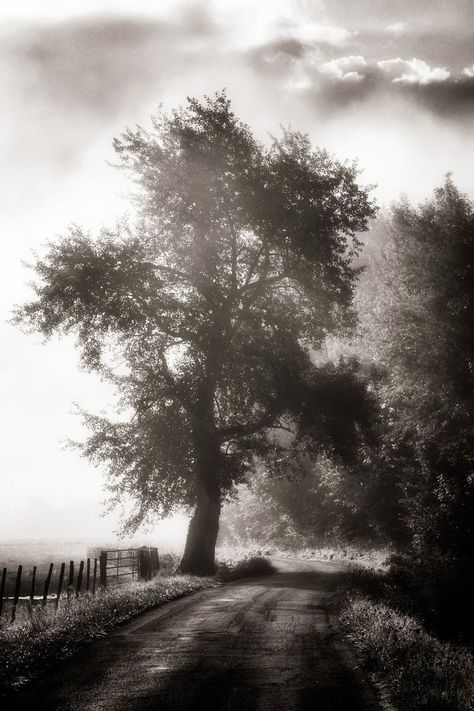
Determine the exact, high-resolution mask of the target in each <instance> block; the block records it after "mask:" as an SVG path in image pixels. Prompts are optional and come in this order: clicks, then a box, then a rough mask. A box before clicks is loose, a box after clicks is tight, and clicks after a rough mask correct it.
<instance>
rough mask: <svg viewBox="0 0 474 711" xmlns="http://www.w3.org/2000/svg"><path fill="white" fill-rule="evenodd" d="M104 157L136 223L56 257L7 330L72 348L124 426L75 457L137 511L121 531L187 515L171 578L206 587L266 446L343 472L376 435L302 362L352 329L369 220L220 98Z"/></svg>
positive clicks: (348, 188)
mask: <svg viewBox="0 0 474 711" xmlns="http://www.w3.org/2000/svg"><path fill="white" fill-rule="evenodd" d="M115 149H116V152H117V155H118V159H119V165H120V166H121V167H123V168H124V169H126V170H129V171H130V172H131V174H132V176H133V178H134V180H135V181H136V186H137V189H136V191H135V200H136V203H137V211H138V217H137V220H136V222H135V223H134V225H133V226H131V225H130V224H128V223H126V222H122V223H120V224H119V225H118V226H117V227H116V228H115V229H114V230H111V231H105V230H103V231H102V232H101V233H100V234H99V235H98V236H97V237H96V238H93V237H92V236H90V235H89V234H87V233H85V232H84V231H83V230H81V229H80V228H72V229H71V230H70V231H69V234H67V235H66V236H65V237H63V238H62V239H60V240H59V241H57V242H56V243H54V244H51V245H50V248H49V252H48V253H47V254H46V256H45V257H43V258H39V259H37V261H36V264H35V270H36V272H37V275H38V277H39V278H38V279H37V281H36V285H35V297H34V299H33V300H32V301H31V302H30V303H27V304H25V305H24V306H22V307H21V308H19V310H18V312H17V319H18V321H19V322H21V323H23V324H26V325H29V327H31V328H32V329H33V330H39V331H41V332H42V333H43V334H45V335H46V336H49V335H51V334H52V333H53V332H57V331H59V332H65V333H67V332H75V333H76V334H77V336H78V346H79V348H80V351H81V356H82V362H83V365H85V366H86V367H87V368H89V369H92V370H96V371H99V372H100V373H102V375H103V376H104V377H108V378H110V379H112V380H113V381H114V382H115V383H116V385H117V388H118V391H119V393H120V396H121V401H122V405H123V410H122V412H123V416H122V417H121V418H119V419H118V420H117V421H113V422H112V421H110V420H108V419H106V418H103V417H97V416H93V415H87V416H86V418H87V421H88V424H89V426H90V428H91V430H92V433H91V437H90V438H89V440H88V441H87V443H86V444H85V447H84V449H85V453H86V455H88V456H89V457H90V458H91V459H92V460H95V461H98V462H103V461H105V462H107V464H108V469H109V475H110V487H111V488H112V490H113V491H114V492H115V494H116V497H117V499H119V498H120V497H121V495H122V494H123V492H126V493H129V494H131V495H132V497H133V498H134V499H135V500H136V502H137V509H136V511H135V514H134V516H133V517H132V519H131V524H139V523H140V521H142V520H143V518H144V517H145V516H146V515H147V513H148V512H150V511H153V512H156V513H157V514H159V515H166V514H168V513H169V512H170V511H172V510H173V509H174V508H175V507H176V506H182V505H186V506H190V507H193V508H194V514H193V517H192V520H191V523H190V528H189V533H188V538H187V542H186V547H185V552H184V556H183V558H182V561H181V570H182V571H183V572H194V573H209V572H212V571H213V569H214V551H215V542H216V536H217V532H218V526H219V514H220V509H221V503H222V499H223V496H224V495H225V493H226V492H227V491H229V490H230V489H231V488H232V486H233V485H234V484H235V483H236V482H239V481H241V480H243V479H244V478H245V477H246V475H247V474H248V473H249V471H251V470H252V467H253V466H254V462H255V458H256V457H257V456H259V455H260V456H263V455H269V454H270V453H272V452H273V454H274V453H275V451H276V450H278V449H282V444H281V439H280V440H279V439H278V438H276V437H275V436H274V435H272V431H273V432H274V431H276V430H280V431H286V430H291V434H289V433H288V432H285V434H286V435H287V436H288V437H289V441H290V443H291V446H292V447H293V449H294V448H295V447H298V446H299V447H301V446H302V443H303V442H310V441H311V442H313V443H314V442H317V443H318V444H325V445H326V446H327V447H328V448H332V449H334V450H336V449H337V451H338V452H339V453H340V454H341V455H342V456H344V455H346V456H348V455H349V453H350V452H351V450H352V449H353V448H354V444H355V443H356V441H357V439H358V437H359V435H360V432H361V428H362V426H363V425H364V423H366V422H367V421H368V419H370V418H369V410H370V407H369V401H368V398H367V394H366V391H365V387H364V385H363V383H361V382H360V380H358V378H357V375H356V374H355V372H354V369H352V372H347V371H346V370H345V369H344V368H343V367H342V366H341V367H339V368H316V367H315V366H313V365H312V361H311V357H310V353H311V349H312V348H313V349H314V348H316V349H317V348H318V347H319V346H320V345H321V343H322V342H323V341H324V339H325V338H326V336H327V335H328V334H330V333H334V332H337V331H343V330H345V329H346V330H347V329H348V328H349V327H350V326H351V325H352V323H353V318H354V314H353V311H352V308H351V305H352V296H353V287H354V281H355V278H356V276H357V270H356V269H354V268H353V266H352V260H353V257H354V254H355V253H356V252H357V250H358V247H359V243H358V240H357V238H356V236H355V235H356V233H357V232H358V231H360V230H364V229H365V227H366V221H367V219H368V218H369V217H370V216H372V215H373V213H374V207H373V204H372V202H371V200H370V199H369V197H368V191H367V189H365V188H362V187H360V186H359V185H358V184H357V170H356V167H355V166H354V165H352V164H343V163H340V162H338V161H336V160H334V159H333V158H331V157H330V156H329V155H328V154H327V153H326V152H324V151H321V150H313V149H312V147H311V144H310V141H309V139H308V138H307V137H306V136H303V135H301V134H300V133H297V132H294V131H291V130H288V131H284V132H283V135H282V137H281V138H280V139H272V140H271V144H270V146H269V148H264V147H263V146H262V145H261V144H260V143H258V142H257V141H256V140H255V138H254V137H253V136H252V134H251V132H250V130H249V128H248V127H247V126H246V125H244V124H243V123H241V122H240V121H239V120H238V119H237V118H236V117H235V115H234V114H233V113H232V111H231V108H230V102H229V101H228V99H227V98H226V96H225V95H224V94H218V95H216V96H215V97H213V98H206V99H205V100H203V101H202V102H201V101H198V100H195V99H189V100H188V102H187V105H186V106H185V107H184V108H181V109H179V110H176V111H174V112H173V113H171V114H165V113H163V112H161V113H159V114H158V115H157V116H155V117H154V119H153V127H152V129H151V130H150V131H145V130H144V129H142V128H140V127H138V128H137V129H136V130H130V129H128V130H126V131H125V133H124V134H123V135H122V137H121V138H120V139H118V140H116V141H115ZM118 354H119V357H120V362H121V363H122V366H121V368H120V369H119V370H117V369H115V370H113V369H111V368H110V363H111V360H113V359H114V358H115V359H117V357H118ZM119 372H120V374H118V373H119ZM341 412H343V413H346V414H347V416H346V417H345V418H344V417H343V418H341V416H340V413H341ZM273 461H274V462H277V461H278V457H275V456H274V457H273Z"/></svg>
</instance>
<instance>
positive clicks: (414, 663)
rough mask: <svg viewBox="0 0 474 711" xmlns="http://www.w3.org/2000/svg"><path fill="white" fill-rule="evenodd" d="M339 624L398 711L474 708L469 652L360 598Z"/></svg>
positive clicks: (411, 620) (348, 606)
mask: <svg viewBox="0 0 474 711" xmlns="http://www.w3.org/2000/svg"><path fill="white" fill-rule="evenodd" d="M340 621H341V623H342V626H343V629H345V631H346V634H347V637H348V639H349V640H350V642H351V643H352V645H353V646H354V647H355V648H356V650H357V652H358V654H359V657H360V658H361V660H362V662H363V664H364V666H365V668H366V669H368V670H369V671H372V672H376V674H377V677H378V678H379V679H380V678H381V680H382V681H383V684H384V687H385V688H386V690H387V691H388V694H389V696H390V699H391V701H392V702H393V703H394V704H395V706H396V707H397V708H398V709H400V711H472V709H474V660H473V657H472V655H471V654H470V653H469V651H468V650H467V649H465V648H462V647H456V646H455V645H453V644H450V643H449V642H442V641H440V640H439V639H437V638H436V637H433V636H432V635H430V634H428V633H427V632H426V631H425V630H424V628H423V627H422V625H421V624H420V622H419V621H418V620H417V619H416V618H414V617H411V616H409V615H407V614H404V613H402V612H399V611H397V610H394V609H393V608H391V607H388V606H387V605H385V604H383V603H382V602H376V601H372V600H369V599H367V598H362V597H358V596H355V597H353V598H352V599H349V601H347V602H346V605H345V607H344V608H343V611H342V613H341V616H340Z"/></svg>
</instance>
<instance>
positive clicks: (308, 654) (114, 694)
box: [3, 560, 380, 711]
mask: <svg viewBox="0 0 474 711" xmlns="http://www.w3.org/2000/svg"><path fill="white" fill-rule="evenodd" d="M274 563H275V565H276V566H277V568H278V572H277V573H276V574H274V575H271V576H268V577H262V578H255V579H246V580H241V581H237V582H235V583H231V584H227V585H222V586H218V587H216V588H212V589H210V590H204V591H201V592H198V593H195V594H193V595H191V596H189V597H186V598H182V599H181V600H176V601H174V602H170V603H168V604H166V605H164V606H163V607H160V608H158V609H156V610H152V611H151V612H148V613H146V614H144V615H142V616H140V617H139V618H136V619H135V620H133V621H132V622H129V623H127V624H125V625H122V626H121V627H119V628H117V630H116V631H115V632H113V633H112V634H111V635H109V636H108V637H107V638H104V639H103V640H100V641H99V642H95V643H92V644H91V645H90V646H88V647H87V648H85V649H84V650H83V651H81V652H80V653H79V654H77V655H75V656H74V657H73V658H71V659H69V660H67V661H64V662H62V663H60V664H59V665H57V666H56V667H55V668H54V670H51V671H50V672H49V673H48V674H46V675H45V676H43V677H42V678H41V679H40V680H38V681H37V682H36V683H34V684H32V685H31V686H29V687H28V688H27V689H25V690H24V691H22V692H19V693H18V695H17V696H16V698H15V699H14V700H13V699H11V700H10V701H8V702H7V705H6V706H3V709H5V711H6V709H7V708H8V709H9V710H10V709H12V711H13V710H14V711H18V710H19V709H22V710H23V709H25V710H26V709H28V710H32V711H37V710H38V709H45V710H46V709H47V710H48V711H79V710H80V711H86V710H94V711H96V710H97V711H99V710H101V711H102V710H103V711H138V710H140V711H142V710H143V711H151V709H156V710H157V711H168V710H169V711H178V710H179V711H181V710H183V711H186V710H188V709H200V710H201V709H202V710H204V711H205V710H207V709H209V710H211V711H213V710H214V709H216V710H217V709H219V710H221V709H222V710H223V709H225V710H229V711H230V710H234V709H235V710H238V711H280V710H281V711H292V710H293V709H298V710H300V709H301V710H304V711H306V709H308V710H309V709H311V711H339V710H341V711H361V710H362V709H364V710H367V711H375V710H377V709H379V708H380V707H379V705H378V703H377V701H376V698H375V695H374V693H373V691H372V689H371V688H370V687H369V685H368V684H367V683H366V682H365V681H364V680H363V678H362V676H361V674H360V671H359V670H358V669H357V665H356V662H355V661H354V659H352V658H351V655H350V654H349V653H348V651H347V649H345V647H344V646H343V644H342V642H341V640H340V637H339V635H338V632H337V629H336V627H335V622H334V621H333V620H332V618H331V614H330V611H331V597H332V593H333V591H334V589H335V588H336V587H337V584H338V583H339V582H340V578H341V576H342V575H343V574H344V568H343V566H342V565H338V564H336V563H322V562H310V561H295V560H292V561H289V560H286V561H283V560H277V561H274Z"/></svg>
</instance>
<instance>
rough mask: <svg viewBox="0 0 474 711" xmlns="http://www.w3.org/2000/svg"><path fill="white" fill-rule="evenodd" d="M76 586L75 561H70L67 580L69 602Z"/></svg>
mask: <svg viewBox="0 0 474 711" xmlns="http://www.w3.org/2000/svg"><path fill="white" fill-rule="evenodd" d="M73 584H74V561H73V560H70V561H69V575H68V579H67V593H66V594H67V599H68V600H69V596H70V594H71V588H72V586H73Z"/></svg>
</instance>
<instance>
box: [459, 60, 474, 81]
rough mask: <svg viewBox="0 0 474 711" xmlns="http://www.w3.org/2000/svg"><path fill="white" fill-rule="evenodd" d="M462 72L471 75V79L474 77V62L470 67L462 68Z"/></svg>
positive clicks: (467, 75)
mask: <svg viewBox="0 0 474 711" xmlns="http://www.w3.org/2000/svg"><path fill="white" fill-rule="evenodd" d="M462 73H463V74H464V76H466V77H469V78H470V79H472V78H473V77H474V64H471V66H470V67H465V68H464V69H463V70H462Z"/></svg>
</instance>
